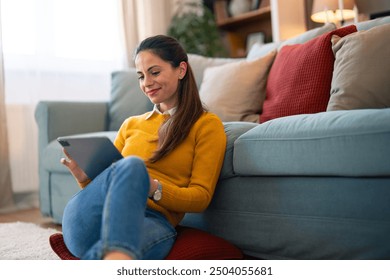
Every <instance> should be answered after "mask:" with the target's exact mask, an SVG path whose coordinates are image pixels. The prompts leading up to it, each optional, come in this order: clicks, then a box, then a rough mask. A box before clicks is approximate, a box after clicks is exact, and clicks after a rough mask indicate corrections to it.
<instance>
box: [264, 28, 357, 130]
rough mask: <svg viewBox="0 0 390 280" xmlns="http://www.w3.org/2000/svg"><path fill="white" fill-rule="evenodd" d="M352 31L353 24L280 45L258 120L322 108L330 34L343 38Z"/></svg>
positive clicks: (330, 60) (329, 77)
mask: <svg viewBox="0 0 390 280" xmlns="http://www.w3.org/2000/svg"><path fill="white" fill-rule="evenodd" d="M356 31H357V30H356V26H355V25H350V26H346V27H343V28H340V29H337V30H334V31H331V32H328V33H326V34H323V35H321V36H319V37H316V38H314V39H312V40H310V41H308V42H306V43H304V44H296V45H290V46H284V47H283V48H282V49H281V50H280V52H279V53H278V54H277V56H276V58H275V61H274V63H273V65H272V67H271V70H270V73H269V75H268V80H267V91H266V99H265V101H264V104H263V110H262V113H261V115H260V123H263V122H266V121H269V120H271V119H275V118H279V117H284V116H291V115H298V114H312V113H318V112H323V111H326V107H327V105H328V101H329V98H330V89H331V81H332V74H333V64H334V59H335V58H334V55H333V51H332V43H331V38H332V35H338V36H340V37H344V36H345V35H348V34H350V33H353V32H356Z"/></svg>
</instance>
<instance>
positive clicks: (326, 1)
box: [311, 0, 355, 26]
mask: <svg viewBox="0 0 390 280" xmlns="http://www.w3.org/2000/svg"><path fill="white" fill-rule="evenodd" d="M354 6H355V3H354V0H314V2H313V10H312V14H311V19H312V20H313V21H315V22H321V23H328V22H333V23H335V24H340V25H341V26H342V25H344V22H345V21H346V20H348V19H352V18H355V10H354Z"/></svg>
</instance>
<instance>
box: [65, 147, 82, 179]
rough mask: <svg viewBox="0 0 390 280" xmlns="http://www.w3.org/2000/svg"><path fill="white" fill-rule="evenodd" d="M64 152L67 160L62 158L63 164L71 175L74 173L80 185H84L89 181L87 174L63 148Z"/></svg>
mask: <svg viewBox="0 0 390 280" xmlns="http://www.w3.org/2000/svg"><path fill="white" fill-rule="evenodd" d="M62 151H63V152H64V154H65V155H66V157H67V158H61V160H60V161H61V163H62V164H63V165H65V166H66V167H68V169H69V171H70V173H72V175H73V177H74V178H75V179H76V180H77V182H79V183H83V182H85V181H87V180H88V179H89V178H88V176H87V174H85V172H84V170H82V169H81V168H80V166H79V165H78V164H77V162H76V161H74V160H73V159H72V158H71V157H70V155H69V154H68V152H67V151H66V149H65V148H62Z"/></svg>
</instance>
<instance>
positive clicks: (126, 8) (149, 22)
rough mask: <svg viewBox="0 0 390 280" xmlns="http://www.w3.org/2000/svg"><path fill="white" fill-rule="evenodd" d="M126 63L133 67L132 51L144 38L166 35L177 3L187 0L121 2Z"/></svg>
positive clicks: (131, 0) (132, 0) (125, 0)
mask: <svg viewBox="0 0 390 280" xmlns="http://www.w3.org/2000/svg"><path fill="white" fill-rule="evenodd" d="M121 1H122V8H123V9H122V12H123V22H124V32H123V34H124V35H125V48H126V57H127V63H128V65H129V66H133V51H134V48H135V47H136V45H137V44H138V42H140V41H141V40H143V39H145V38H146V37H149V36H153V35H157V34H166V31H167V28H168V26H169V23H170V21H171V18H172V15H173V14H174V12H175V10H176V9H177V6H178V3H179V1H188V0H121Z"/></svg>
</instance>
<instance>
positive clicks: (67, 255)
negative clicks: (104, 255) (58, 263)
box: [49, 233, 79, 260]
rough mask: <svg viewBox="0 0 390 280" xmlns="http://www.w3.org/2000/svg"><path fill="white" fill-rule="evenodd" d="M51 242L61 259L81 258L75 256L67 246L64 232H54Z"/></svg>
mask: <svg viewBox="0 0 390 280" xmlns="http://www.w3.org/2000/svg"><path fill="white" fill-rule="evenodd" d="M49 242H50V246H51V248H52V249H53V251H54V253H56V254H57V256H59V257H60V259H61V260H79V258H77V257H75V256H73V255H72V253H71V252H70V251H69V250H68V248H67V247H66V245H65V242H64V237H63V236H62V233H54V234H52V235H51V236H50V238H49Z"/></svg>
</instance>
